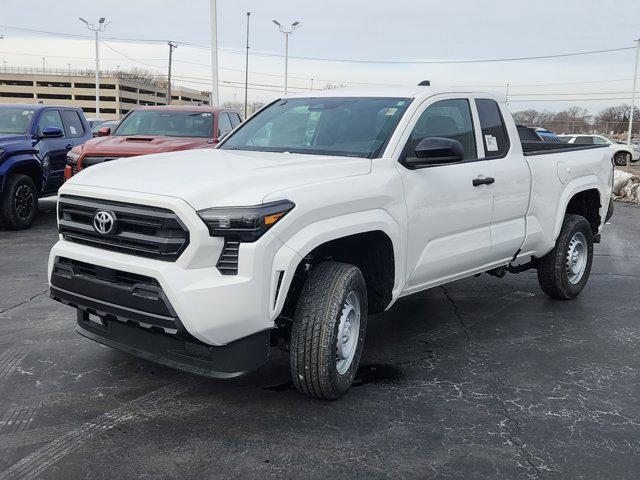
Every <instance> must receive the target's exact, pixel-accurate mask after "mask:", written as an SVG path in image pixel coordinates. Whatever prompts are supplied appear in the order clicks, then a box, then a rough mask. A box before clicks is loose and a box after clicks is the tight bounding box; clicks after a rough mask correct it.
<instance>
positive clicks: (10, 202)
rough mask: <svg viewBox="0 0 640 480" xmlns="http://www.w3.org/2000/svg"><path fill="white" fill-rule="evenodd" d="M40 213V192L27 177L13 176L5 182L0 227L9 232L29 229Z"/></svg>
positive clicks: (1, 201) (0, 211)
mask: <svg viewBox="0 0 640 480" xmlns="http://www.w3.org/2000/svg"><path fill="white" fill-rule="evenodd" d="M36 213H38V191H37V190H36V186H35V184H34V183H33V180H31V178H30V177H29V176H27V175H22V174H18V175H11V176H9V177H8V178H7V179H6V180H5V184H4V189H3V192H2V197H1V198H0V225H2V226H3V227H4V228H6V229H8V230H22V229H25V228H29V227H30V226H31V224H32V223H33V220H34V219H35V218H36Z"/></svg>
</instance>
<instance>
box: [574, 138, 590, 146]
mask: <svg viewBox="0 0 640 480" xmlns="http://www.w3.org/2000/svg"><path fill="white" fill-rule="evenodd" d="M573 143H575V144H576V145H593V137H576V139H575V140H574V142H573Z"/></svg>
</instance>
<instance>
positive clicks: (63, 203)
mask: <svg viewBox="0 0 640 480" xmlns="http://www.w3.org/2000/svg"><path fill="white" fill-rule="evenodd" d="M100 210H105V211H108V212H111V213H112V214H113V216H114V217H115V218H116V224H115V225H116V226H115V228H114V230H113V231H112V232H110V233H109V234H106V235H103V234H100V233H98V232H97V231H96V230H95V229H94V227H93V216H94V215H95V213H96V212H98V211H100ZM58 231H59V232H60V234H62V236H63V237H64V238H65V239H66V240H69V241H71V242H76V243H81V244H84V245H89V246H92V247H96V248H102V249H105V250H112V251H117V252H121V253H126V254H130V255H136V256H141V257H149V258H155V259H158V260H164V261H175V260H176V259H177V258H178V257H179V256H180V254H181V253H182V252H183V251H184V250H185V249H186V248H187V246H188V245H189V231H188V230H187V228H186V227H185V226H184V224H183V223H182V222H181V221H180V219H179V218H178V216H177V215H176V214H175V213H174V212H172V211H171V210H167V209H165V208H158V207H150V206H146V205H133V204H128V203H120V202H112V201H107V200H99V199H93V198H85V197H76V196H68V195H62V196H61V197H60V200H59V201H58Z"/></svg>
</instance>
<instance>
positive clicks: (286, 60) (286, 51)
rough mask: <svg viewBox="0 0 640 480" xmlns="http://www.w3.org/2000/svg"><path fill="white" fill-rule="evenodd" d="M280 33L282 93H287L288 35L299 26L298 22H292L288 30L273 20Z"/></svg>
mask: <svg viewBox="0 0 640 480" xmlns="http://www.w3.org/2000/svg"><path fill="white" fill-rule="evenodd" d="M273 23H275V24H276V25H277V26H278V29H279V30H280V32H281V33H283V34H284V94H285V95H287V91H288V89H289V88H288V87H289V35H291V34H292V33H293V31H294V30H295V29H296V28H298V27H299V26H300V22H293V23H292V24H291V27H290V28H289V29H288V30H285V29H284V28H283V26H282V25H281V24H280V22H278V21H277V20H274V21H273Z"/></svg>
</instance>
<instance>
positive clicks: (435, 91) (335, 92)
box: [287, 86, 505, 103]
mask: <svg viewBox="0 0 640 480" xmlns="http://www.w3.org/2000/svg"><path fill="white" fill-rule="evenodd" d="M451 93H459V94H461V95H469V94H483V95H489V96H491V97H493V98H495V99H496V100H497V101H499V102H501V103H504V102H505V99H504V97H503V95H501V94H499V93H495V92H483V91H479V90H472V89H468V88H460V87H438V88H436V87H421V86H414V87H411V86H399V87H371V88H340V89H332V90H314V91H312V92H304V93H296V94H292V95H287V98H309V97H393V98H396V97H397V98H428V97H431V96H433V95H440V94H451Z"/></svg>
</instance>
